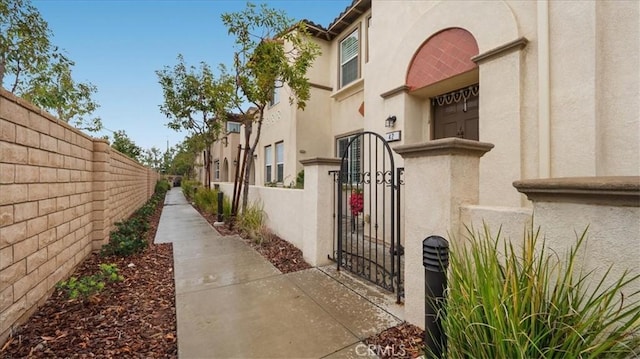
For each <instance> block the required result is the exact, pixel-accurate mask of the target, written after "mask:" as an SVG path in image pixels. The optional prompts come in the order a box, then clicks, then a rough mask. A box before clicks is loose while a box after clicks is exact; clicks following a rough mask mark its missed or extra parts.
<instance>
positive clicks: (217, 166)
mask: <svg viewBox="0 0 640 359" xmlns="http://www.w3.org/2000/svg"><path fill="white" fill-rule="evenodd" d="M213 168H214V171H215V173H214V177H213V178H215V179H217V180H219V179H220V161H218V160H216V161H215V162H213Z"/></svg>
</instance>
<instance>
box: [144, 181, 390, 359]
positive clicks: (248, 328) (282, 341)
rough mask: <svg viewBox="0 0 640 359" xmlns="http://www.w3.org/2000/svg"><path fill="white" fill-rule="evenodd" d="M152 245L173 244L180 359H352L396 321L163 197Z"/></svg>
mask: <svg viewBox="0 0 640 359" xmlns="http://www.w3.org/2000/svg"><path fill="white" fill-rule="evenodd" d="M155 242H156V243H167V242H171V243H173V261H174V269H175V272H174V276H175V277H174V279H175V284H176V311H177V322H178V324H177V325H178V354H179V357H180V358H358V357H360V358H361V357H363V355H364V356H366V347H365V346H363V345H362V344H361V340H362V339H364V338H367V337H369V336H371V335H372V334H375V333H377V332H379V331H382V330H384V329H386V328H388V327H392V326H394V325H396V324H398V323H400V320H399V319H398V318H397V317H396V316H394V315H391V314H390V313H389V312H387V311H385V310H383V309H381V306H378V305H374V304H372V302H371V301H370V300H367V299H365V298H364V297H362V296H361V295H359V294H356V291H353V290H351V289H349V288H347V287H346V286H344V285H343V284H341V283H340V282H338V281H337V280H335V279H334V278H332V277H330V276H329V275H328V274H327V273H328V272H330V271H327V270H321V269H317V268H314V269H309V270H305V271H300V272H296V273H290V274H282V273H281V272H280V271H278V270H277V269H276V268H275V267H274V266H273V265H271V263H269V262H268V261H267V260H265V259H264V258H263V257H262V256H261V255H260V254H258V253H257V252H256V251H255V250H253V249H251V248H250V247H249V246H247V245H246V244H245V243H244V242H243V241H242V240H241V239H240V238H239V237H237V236H221V235H220V234H218V232H217V231H216V230H215V229H213V228H212V227H211V226H210V225H209V223H208V222H207V221H206V220H205V219H204V218H202V216H200V214H199V213H198V212H197V211H196V210H195V209H193V208H192V207H191V206H190V205H189V204H188V203H187V201H186V200H185V198H184V196H183V194H182V191H181V189H180V188H174V189H172V190H171V191H169V192H168V193H167V197H166V199H165V207H164V210H163V212H162V217H161V218H160V224H159V227H158V232H157V234H156V238H155Z"/></svg>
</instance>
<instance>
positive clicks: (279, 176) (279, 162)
mask: <svg viewBox="0 0 640 359" xmlns="http://www.w3.org/2000/svg"><path fill="white" fill-rule="evenodd" d="M283 181H284V142H278V143H276V182H280V183H282V182H283Z"/></svg>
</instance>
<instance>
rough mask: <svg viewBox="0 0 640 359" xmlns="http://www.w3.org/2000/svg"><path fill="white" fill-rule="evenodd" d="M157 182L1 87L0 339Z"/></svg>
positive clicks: (148, 173)
mask: <svg viewBox="0 0 640 359" xmlns="http://www.w3.org/2000/svg"><path fill="white" fill-rule="evenodd" d="M158 179H159V176H158V175H157V174H156V173H155V172H153V171H152V170H150V169H148V168H146V167H144V166H142V165H140V164H139V163H137V162H135V161H133V160H131V159H130V158H128V157H126V156H125V155H123V154H121V153H119V152H117V151H115V150H113V149H112V148H111V147H110V146H109V144H108V143H107V142H106V141H105V140H102V139H95V138H91V137H89V136H87V135H86V134H84V133H82V132H80V131H78V130H77V129H75V128H73V127H71V126H69V125H68V124H67V123H65V122H63V121H60V120H58V119H56V118H55V117H53V116H52V115H50V114H48V113H46V112H44V111H42V110H41V109H39V108H37V107H35V106H33V105H32V104H30V103H27V102H25V101H24V100H22V99H20V98H18V97H16V96H14V95H12V94H10V93H8V92H6V91H4V90H0V343H3V342H4V341H5V340H6V338H7V337H8V335H9V333H10V330H11V328H12V327H13V326H14V325H15V324H17V323H19V322H20V321H21V319H25V318H27V317H28V316H29V315H30V314H31V313H33V311H35V309H36V308H37V306H38V304H39V303H42V302H44V301H45V300H46V298H47V297H48V295H49V294H50V293H51V291H52V290H53V288H54V286H55V285H56V283H58V282H59V281H60V280H63V279H65V278H67V277H68V276H69V275H70V274H71V272H72V271H73V270H74V268H75V267H76V266H77V265H78V264H79V263H81V262H82V261H83V260H84V259H85V258H86V257H87V256H88V255H89V254H90V253H91V251H92V250H98V249H99V248H100V247H101V246H102V245H103V244H104V243H106V242H108V235H109V232H110V231H111V230H112V229H113V228H114V223H115V222H117V221H119V220H122V219H124V218H126V217H128V216H130V215H131V214H132V213H133V212H134V211H135V210H136V209H137V208H139V207H140V206H142V205H143V204H144V203H145V202H146V200H147V199H148V198H149V197H150V196H151V195H152V194H153V190H154V187H155V183H156V181H157V180H158Z"/></svg>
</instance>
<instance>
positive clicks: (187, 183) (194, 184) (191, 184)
mask: <svg viewBox="0 0 640 359" xmlns="http://www.w3.org/2000/svg"><path fill="white" fill-rule="evenodd" d="M181 187H182V192H183V193H184V195H185V197H187V199H188V200H190V201H191V200H193V197H194V195H195V193H196V188H198V187H200V182H198V181H192V180H182V185H181ZM198 190H200V189H198Z"/></svg>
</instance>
